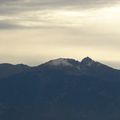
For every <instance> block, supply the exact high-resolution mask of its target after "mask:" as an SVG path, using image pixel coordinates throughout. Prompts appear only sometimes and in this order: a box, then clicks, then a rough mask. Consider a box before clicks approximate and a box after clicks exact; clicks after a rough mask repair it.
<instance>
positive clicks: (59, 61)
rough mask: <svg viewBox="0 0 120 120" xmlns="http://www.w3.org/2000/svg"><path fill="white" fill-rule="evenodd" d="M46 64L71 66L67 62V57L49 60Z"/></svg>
mask: <svg viewBox="0 0 120 120" xmlns="http://www.w3.org/2000/svg"><path fill="white" fill-rule="evenodd" d="M47 64H48V65H52V66H59V65H62V66H72V64H71V63H70V62H69V59H65V58H58V59H55V60H51V61H49V62H48V63H47Z"/></svg>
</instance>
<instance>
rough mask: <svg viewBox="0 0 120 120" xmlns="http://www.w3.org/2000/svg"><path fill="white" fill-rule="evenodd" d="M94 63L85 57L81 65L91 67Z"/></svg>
mask: <svg viewBox="0 0 120 120" xmlns="http://www.w3.org/2000/svg"><path fill="white" fill-rule="evenodd" d="M94 63H95V61H94V60H92V59H91V58H90V57H85V58H84V59H83V60H82V61H81V64H82V65H86V66H92V65H93V64H94Z"/></svg>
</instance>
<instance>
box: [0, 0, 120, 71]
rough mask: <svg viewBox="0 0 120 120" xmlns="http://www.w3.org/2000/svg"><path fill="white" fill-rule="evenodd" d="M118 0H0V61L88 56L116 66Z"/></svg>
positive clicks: (119, 26) (119, 39) (34, 61)
mask: <svg viewBox="0 0 120 120" xmlns="http://www.w3.org/2000/svg"><path fill="white" fill-rule="evenodd" d="M119 51H120V1H119V0H0V63H13V64H19V63H24V64H28V65H38V64H41V63H43V62H46V61H48V60H50V59H56V58H74V59H77V60H81V59H82V58H84V57H86V56H89V57H91V58H92V59H94V60H96V61H100V62H103V63H105V64H107V65H110V66H112V67H114V68H118V69H120V54H119Z"/></svg>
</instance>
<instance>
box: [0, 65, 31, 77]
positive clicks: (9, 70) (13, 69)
mask: <svg viewBox="0 0 120 120" xmlns="http://www.w3.org/2000/svg"><path fill="white" fill-rule="evenodd" d="M29 69H30V67H29V66H27V65H23V64H17V65H12V64H8V63H4V64H0V79H3V78H7V77H9V76H11V75H15V74H17V73H20V72H23V71H27V70H29Z"/></svg>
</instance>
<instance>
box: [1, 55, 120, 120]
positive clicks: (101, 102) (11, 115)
mask: <svg viewBox="0 0 120 120" xmlns="http://www.w3.org/2000/svg"><path fill="white" fill-rule="evenodd" d="M119 92H120V71H119V70H115V69H113V68H110V67H108V66H106V65H103V64H101V63H99V62H96V61H94V60H92V59H91V58H89V57H87V58H84V59H83V60H82V61H81V62H79V61H76V60H74V59H63V58H60V59H56V60H52V61H49V62H47V63H45V64H42V65H40V66H37V67H33V68H31V69H30V70H27V71H25V72H21V73H17V74H15V75H12V76H9V77H7V78H5V79H3V80H0V111H1V112H0V119H1V120H16V119H17V120H23V119H24V120H40V119H41V120H61V119H62V120H90V119H92V120H96V119H97V120H101V119H103V120H119V119H120V114H119V111H120V94H119Z"/></svg>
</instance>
